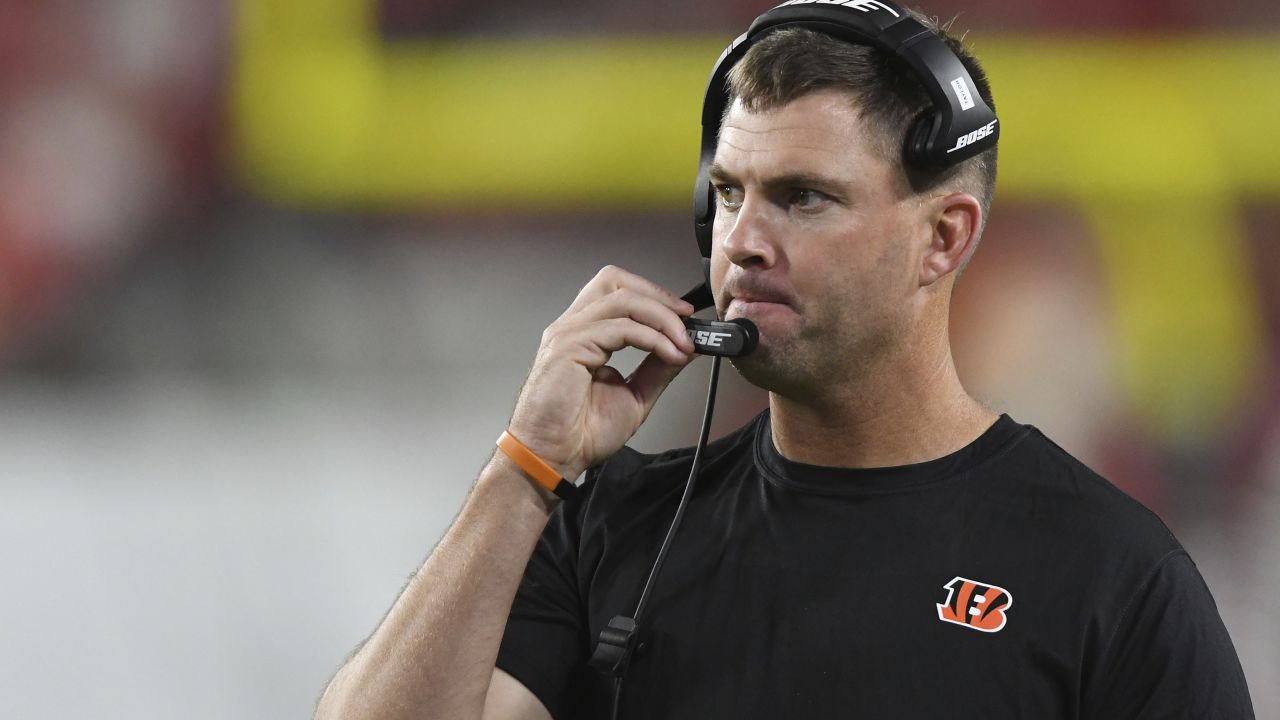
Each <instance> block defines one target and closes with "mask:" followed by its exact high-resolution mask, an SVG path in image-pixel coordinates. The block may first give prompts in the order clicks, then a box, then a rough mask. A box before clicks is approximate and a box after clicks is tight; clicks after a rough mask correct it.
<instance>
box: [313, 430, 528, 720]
mask: <svg viewBox="0 0 1280 720" xmlns="http://www.w3.org/2000/svg"><path fill="white" fill-rule="evenodd" d="M549 497H551V496H549V495H548V494H545V493H543V492H542V491H540V490H538V489H537V488H535V487H534V486H533V484H532V483H530V482H529V481H528V480H527V479H526V478H525V477H524V475H523V474H522V473H521V471H520V470H519V469H518V468H517V467H516V466H515V465H514V464H513V463H512V462H511V461H510V460H508V459H507V458H506V457H505V456H503V455H502V454H501V453H498V454H496V455H495V456H494V459H493V460H491V461H490V462H489V464H488V465H486V466H485V469H484V470H483V471H482V472H481V473H480V477H479V479H478V480H477V481H476V484H475V487H474V488H473V489H472V491H471V493H470V495H469V496H468V497H467V500H466V502H465V503H464V504H463V507H462V510H461V511H460V512H459V513H458V517H457V518H456V519H455V520H454V522H453V525H452V526H451V527H450V528H449V531H448V532H447V533H445V536H444V538H443V539H442V540H441V541H440V543H439V545H437V546H436V548H435V550H434V551H432V553H431V555H430V556H429V557H428V558H427V560H426V562H424V563H423V566H422V568H421V569H420V570H419V571H418V573H417V574H416V575H415V576H414V578H413V579H412V580H410V582H409V584H408V586H407V587H406V588H405V590H404V592H403V593H402V594H401V595H400V598H399V599H398V600H396V603H395V605H394V606H393V607H392V608H391V612H389V613H388V614H387V617H386V618H385V619H384V620H383V621H382V624H381V625H380V626H379V627H378V629H377V630H376V631H374V633H373V635H372V636H371V637H370V638H369V640H368V641H367V642H366V643H365V645H364V646H363V647H362V648H361V649H360V650H359V651H358V652H357V653H356V654H355V656H354V657H352V658H351V660H349V661H348V662H347V664H346V665H345V666H343V668H342V669H341V670H339V671H338V674H337V675H336V676H335V677H334V679H333V680H332V681H331V682H330V684H329V687H328V688H327V689H326V690H325V693H324V696H323V697H322V698H321V700H320V704H319V707H318V708H317V711H316V718H317V720H321V719H326V720H327V719H328V718H343V719H344V720H348V719H352V718H355V719H363V718H378V719H379V720H382V719H384V718H387V719H389V718H409V717H412V718H416V719H421V718H450V719H459V718H479V717H480V716H481V712H482V710H483V705H484V697H485V691H486V690H487V689H488V686H489V680H490V678H491V677H492V673H493V667H494V662H495V659H496V658H497V654H498V645H499V643H500V642H501V640H502V633H503V629H504V628H505V626H506V620H507V615H508V613H509V612H510V610H511V602H512V599H513V598H514V597H515V593H516V589H517V587H518V586H519V584H520V578H521V576H522V575H523V573H524V568H525V565H526V564H527V562H528V560H529V556H530V554H531V553H532V552H533V547H534V545H535V544H536V542H537V540H538V536H539V535H540V534H541V532H542V529H543V527H544V526H545V525H546V521H547V516H548V514H549V501H548V498H549Z"/></svg>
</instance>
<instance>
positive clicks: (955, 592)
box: [938, 575, 1013, 633]
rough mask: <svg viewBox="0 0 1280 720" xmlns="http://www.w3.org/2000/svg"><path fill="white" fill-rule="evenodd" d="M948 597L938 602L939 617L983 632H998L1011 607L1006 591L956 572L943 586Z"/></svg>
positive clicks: (1010, 598)
mask: <svg viewBox="0 0 1280 720" xmlns="http://www.w3.org/2000/svg"><path fill="white" fill-rule="evenodd" d="M943 587H944V588H946V589H947V600H946V602H944V603H940V604H939V605H938V619H939V620H942V621H943V622H949V623H955V624H956V625H963V626H965V627H967V628H973V629H974V630H981V631H982V632H989V633H993V632H999V631H1000V629H1001V628H1003V627H1004V624H1005V622H1006V621H1007V620H1008V619H1009V618H1008V616H1007V615H1006V613H1007V612H1008V611H1009V608H1011V607H1013V596H1012V595H1010V594H1009V591H1008V590H1005V589H1004V588H1002V587H997V586H995V585H988V584H986V583H980V582H978V581H976V580H969V579H968V578H962V577H960V576H959V575H957V576H956V577H955V578H952V580H951V582H949V583H947V584H946V585H943Z"/></svg>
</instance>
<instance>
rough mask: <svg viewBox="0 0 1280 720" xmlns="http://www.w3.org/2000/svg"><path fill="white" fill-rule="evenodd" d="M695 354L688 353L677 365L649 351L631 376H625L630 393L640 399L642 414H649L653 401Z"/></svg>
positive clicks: (656, 399)
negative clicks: (686, 358)
mask: <svg viewBox="0 0 1280 720" xmlns="http://www.w3.org/2000/svg"><path fill="white" fill-rule="evenodd" d="M696 357H698V356H697V355H689V359H688V360H686V361H685V362H684V363H681V364H679V365H672V364H671V363H668V362H667V361H665V360H663V359H662V358H660V357H658V356H657V354H656V353H650V354H649V356H648V357H646V358H645V359H644V360H643V361H641V363H640V365H639V367H637V368H636V369H635V371H634V372H632V373H631V377H629V378H627V385H628V386H629V387H630V388H631V392H632V394H634V395H635V397H636V400H639V401H640V405H641V407H643V409H644V416H645V417H648V416H649V411H650V410H652V409H653V405H654V403H656V402H657V401H658V397H659V396H661V395H662V392H663V391H664V390H666V389H667V386H668V385H670V384H671V381H672V380H675V379H676V376H677V375H679V374H680V371H681V370H683V369H685V366H687V365H688V364H689V363H690V362H692V361H693V359H694V358H696Z"/></svg>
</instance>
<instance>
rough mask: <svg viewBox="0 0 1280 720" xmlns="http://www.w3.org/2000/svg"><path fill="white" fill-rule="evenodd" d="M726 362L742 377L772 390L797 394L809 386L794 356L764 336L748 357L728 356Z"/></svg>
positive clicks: (802, 392) (762, 387) (801, 365)
mask: <svg viewBox="0 0 1280 720" xmlns="http://www.w3.org/2000/svg"><path fill="white" fill-rule="evenodd" d="M729 362H730V363H732V364H733V367H734V369H736V370H737V371H738V374H739V375H741V376H742V377H743V379H744V380H746V381H747V382H749V383H751V384H752V385H755V386H756V387H758V388H760V389H761V390H767V391H769V392H771V393H779V394H781V395H786V396H788V397H792V396H800V395H803V394H805V390H804V388H805V387H807V386H808V385H809V383H808V382H806V380H807V373H806V372H804V364H803V363H802V362H799V361H798V360H797V355H796V354H795V353H791V352H787V351H785V350H781V349H780V348H778V347H776V346H770V345H766V344H765V339H764V338H763V337H762V338H761V339H760V345H759V347H757V348H756V351H755V352H753V353H751V354H750V355H748V356H747V357H739V358H731V359H730V360H729Z"/></svg>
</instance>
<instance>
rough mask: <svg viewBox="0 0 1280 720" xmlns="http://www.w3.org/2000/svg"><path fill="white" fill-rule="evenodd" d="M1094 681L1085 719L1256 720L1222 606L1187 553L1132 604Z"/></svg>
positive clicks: (1165, 563)
mask: <svg viewBox="0 0 1280 720" xmlns="http://www.w3.org/2000/svg"><path fill="white" fill-rule="evenodd" d="M1092 676H1093V680H1092V683H1091V687H1090V689H1089V690H1088V691H1087V695H1086V697H1085V698H1084V703H1083V710H1084V711H1083V712H1082V713H1081V717H1084V718H1090V719H1092V720H1102V719H1103V718H1117V719H1119V718H1124V719H1125V720H1138V719H1141V718H1170V719H1172V718H1231V719H1233V720H1235V719H1239V718H1248V719H1252V718H1253V717H1254V714H1253V706H1252V703H1251V701H1250V700H1249V690H1248V687H1247V686H1246V684H1245V679H1244V672H1243V670H1242V669H1241V667H1240V661H1239V659H1238V658H1237V656H1236V651H1235V647H1234V646H1233V645H1232V644H1231V638H1230V636H1229V635H1228V634H1227V629H1226V627H1225V626H1224V625H1223V623H1222V618H1221V617H1220V616H1219V615H1218V608H1217V605H1216V604H1215V603H1214V601H1213V596H1212V595H1210V593H1209V588H1208V587H1207V586H1206V585H1205V582H1204V579H1203V578H1202V577H1201V576H1200V572H1199V570H1197V569H1196V566H1195V563H1193V562H1192V560H1191V558H1190V557H1189V556H1188V555H1187V554H1186V552H1185V551H1182V550H1177V551H1174V552H1172V553H1170V554H1169V555H1167V556H1165V558H1164V559H1163V560H1162V561H1161V562H1160V563H1159V564H1158V566H1157V567H1156V568H1155V570H1154V571H1153V572H1152V574H1151V575H1150V577H1149V578H1148V579H1147V581H1146V582H1145V583H1144V584H1143V585H1142V587H1141V588H1139V590H1138V591H1137V592H1136V593H1135V594H1134V596H1133V597H1132V598H1131V599H1130V601H1129V604H1128V606H1127V607H1126V608H1125V610H1124V613H1123V615H1122V616H1121V617H1120V620H1119V621H1118V623H1117V625H1116V627H1115V630H1114V632H1113V633H1112V636H1111V640H1110V642H1109V643H1108V644H1107V646H1106V649H1105V650H1104V652H1103V655H1102V659H1101V661H1100V662H1099V663H1098V664H1097V666H1096V667H1095V669H1094V672H1093V673H1092Z"/></svg>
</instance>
